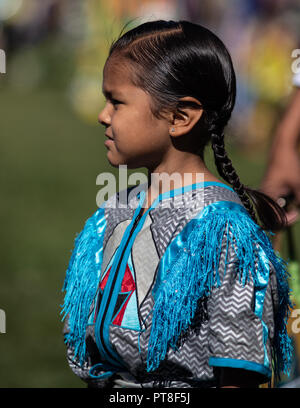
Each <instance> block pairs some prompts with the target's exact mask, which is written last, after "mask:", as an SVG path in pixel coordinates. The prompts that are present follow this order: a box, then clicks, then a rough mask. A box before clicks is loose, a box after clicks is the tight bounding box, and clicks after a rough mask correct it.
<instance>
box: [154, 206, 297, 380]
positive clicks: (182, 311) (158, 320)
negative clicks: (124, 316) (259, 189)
mask: <svg viewBox="0 0 300 408" xmlns="http://www.w3.org/2000/svg"><path fill="white" fill-rule="evenodd" d="M213 206H214V205H213V204H212V205H210V206H207V207H205V209H204V210H203V211H202V213H201V217H200V218H199V219H197V220H196V221H197V222H196V225H195V227H194V228H193V230H192V232H191V234H190V235H189V238H188V240H187V242H186V245H185V247H184V248H181V249H180V251H179V253H178V255H177V257H176V258H175V259H174V260H173V261H172V262H171V265H170V267H169V269H168V271H167V273H166V274H165V280H164V281H163V282H162V283H161V284H160V286H159V287H158V289H157V291H156V293H155V305H154V308H153V318H152V328H151V334H150V339H149V345H148V355H147V371H153V370H155V369H157V368H158V366H159V364H160V362H161V361H162V360H163V359H164V358H165V356H166V354H167V352H168V349H169V347H171V348H172V349H173V350H174V351H176V350H177V349H178V346H177V343H178V339H179V336H180V334H181V333H182V332H183V331H185V330H187V329H188V326H189V325H190V324H191V321H192V319H193V317H194V315H195V311H196V308H197V303H198V300H199V299H200V298H202V297H204V296H207V295H209V294H210V292H211V290H212V289H213V288H214V287H216V286H219V285H220V275H219V271H218V267H219V262H220V256H221V245H222V242H223V239H224V235H226V236H227V237H228V238H229V239H228V240H227V244H232V245H233V246H234V248H235V252H236V256H237V260H238V262H239V266H238V268H239V270H238V273H239V279H240V282H241V283H242V284H243V285H245V284H246V283H247V281H248V280H249V279H252V280H253V282H254V285H255V286H256V287H259V276H257V274H256V272H255V271H256V268H255V262H256V263H258V265H257V268H258V270H259V271H260V274H265V276H266V277H267V276H268V273H269V271H268V267H267V266H266V265H265V263H264V262H263V259H262V258H261V257H260V256H258V252H259V248H260V247H261V248H262V249H263V250H264V252H265V254H266V257H267V259H268V260H269V261H270V262H271V264H272V265H273V267H274V268H275V271H276V276H277V285H278V295H279V310H278V311H277V314H276V321H275V339H274V344H273V352H274V354H275V356H276V357H275V367H274V370H275V374H276V375H278V374H279V372H281V371H283V372H285V373H288V372H289V370H290V366H291V355H292V346H291V340H290V338H289V336H288V334H287V330H286V323H287V319H288V316H289V313H290V308H291V307H292V304H291V302H290V296H289V295H290V293H289V292H290V290H289V285H288V272H287V265H286V263H285V262H284V261H283V260H282V259H281V258H280V257H279V256H278V255H277V254H275V252H274V250H273V247H272V244H271V242H270V240H269V238H268V236H267V235H266V233H265V232H264V231H263V230H262V229H261V228H260V227H259V226H258V225H257V224H256V223H255V222H253V220H252V219H251V218H250V217H249V215H248V213H247V212H246V210H245V209H244V208H243V207H241V206H239V207H240V208H241V210H239V211H228V209H227V210H226V209H220V208H217V209H216V208H212V207H213ZM210 207H211V208H210ZM211 209H213V211H211ZM250 271H251V272H250Z"/></svg>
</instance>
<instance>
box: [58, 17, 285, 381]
mask: <svg viewBox="0 0 300 408" xmlns="http://www.w3.org/2000/svg"><path fill="white" fill-rule="evenodd" d="M102 92H103V94H104V95H105V97H106V105H105V107H104V108H103V110H102V111H101V112H100V113H99V117H98V120H99V123H100V124H101V125H103V126H104V128H105V136H106V137H105V146H106V148H107V159H108V161H109V163H110V164H111V165H112V166H114V167H118V166H120V165H127V166H128V168H131V169H134V168H140V167H144V168H146V169H147V171H148V175H149V180H150V179H151V175H153V174H158V175H159V174H162V173H165V174H169V175H171V174H173V173H175V172H177V173H179V174H180V175H181V176H182V180H184V177H183V176H184V175H185V174H191V176H192V177H191V180H192V181H191V183H190V184H188V185H183V184H181V185H180V183H179V184H178V185H177V184H176V183H174V184H175V185H174V186H173V188H171V189H169V191H165V189H164V188H163V187H162V186H161V185H160V184H159V183H158V185H157V187H156V188H154V189H153V188H152V189H151V185H150V183H145V184H143V185H141V188H140V191H139V193H137V194H136V195H134V196H133V195H131V196H130V191H131V190H132V189H131V188H128V189H127V190H126V191H125V195H126V196H127V197H129V196H130V197H131V199H129V200H128V203H127V206H126V207H125V208H124V206H122V205H121V204H122V202H121V201H122V200H121V194H119V193H117V194H116V196H115V197H110V198H109V199H108V200H107V201H105V202H104V203H103V204H102V205H101V207H100V208H98V209H97V211H96V212H95V213H94V214H93V215H91V216H90V217H89V218H88V220H87V221H86V223H85V225H84V228H83V229H82V231H81V233H80V234H79V235H78V236H77V238H76V241H75V248H74V250H73V253H72V257H71V259H70V263H69V266H68V269H67V273H66V278H65V284H64V290H65V299H64V305H63V310H62V313H63V315H64V317H65V326H64V335H65V342H66V345H67V355H68V361H69V364H70V367H71V368H72V370H73V371H74V373H75V374H76V375H78V376H79V377H80V378H81V379H82V380H83V381H85V382H86V383H87V384H88V385H89V387H114V386H127V387H158V386H163V387H201V388H208V387H257V386H258V385H259V384H262V383H266V382H268V381H270V379H271V377H272V373H273V374H274V375H279V374H280V372H288V370H289V365H290V362H291V361H290V359H291V342H290V339H289V337H288V335H287V331H286V321H287V318H288V315H289V309H290V306H291V304H290V300H289V287H288V283H287V276H286V264H285V262H284V261H283V260H282V259H281V258H279V257H278V255H277V254H276V253H275V252H274V250H273V248H272V244H271V241H270V239H269V236H268V232H269V231H276V230H279V229H280V228H282V227H283V226H284V225H285V215H284V213H283V211H282V210H281V208H280V207H279V206H278V205H277V204H276V203H275V202H274V201H273V200H272V199H271V198H269V197H268V196H267V195H265V194H263V193H261V192H259V191H256V190H254V189H251V188H250V187H247V186H245V185H244V184H243V183H242V181H241V180H240V178H239V176H238V174H237V172H236V171H235V169H234V167H233V164H232V162H231V160H230V159H229V157H228V155H227V152H226V148H225V142H224V129H225V127H226V125H227V123H228V122H229V120H230V117H231V114H232V111H233V108H234V104H235V97H236V79H235V72H234V68H233V64H232V61H231V57H230V54H229V52H228V50H227V49H226V47H225V45H224V44H223V42H222V41H221V40H220V39H219V38H218V37H217V36H216V35H215V34H214V33H212V32H211V31H210V30H208V29H206V28H205V27H202V26H200V25H197V24H193V23H190V22H188V21H163V20H159V21H151V22H147V23H143V24H141V25H139V26H137V27H135V28H133V29H131V30H129V31H127V32H126V33H124V34H122V35H120V37H119V38H118V39H117V40H115V41H114V42H113V43H112V44H111V47H110V50H109V55H108V58H107V61H106V63H105V66H104V68H103V83H102ZM209 145H211V148H212V150H213V153H214V158H215V164H216V168H217V171H218V174H219V177H216V176H215V175H214V174H212V173H211V172H210V171H209V169H208V168H207V166H206V164H205V161H204V151H205V148H206V147H207V146H209ZM200 173H201V174H202V175H203V182H198V181H197V177H196V176H197V174H200ZM152 187H153V186H152ZM123 193H124V192H123ZM179 198H182V199H183V200H182V202H183V203H184V205H181V206H178V205H176V202H177V200H178V199H179ZM113 200H115V201H116V202H117V204H119V205H117V207H116V208H112V206H111V205H110V204H111V202H112V201H113ZM166 204H168V205H166Z"/></svg>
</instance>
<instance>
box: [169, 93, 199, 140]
mask: <svg viewBox="0 0 300 408" xmlns="http://www.w3.org/2000/svg"><path fill="white" fill-rule="evenodd" d="M179 101H180V102H181V101H182V102H185V103H186V102H187V103H186V105H185V106H184V107H180V108H177V110H176V112H173V113H172V114H171V123H170V129H169V133H170V135H171V136H172V137H178V136H182V135H184V134H186V133H189V132H190V131H191V130H192V129H193V127H194V126H195V125H196V123H197V122H198V121H199V119H200V118H201V116H202V113H203V108H202V105H201V103H200V102H199V101H198V99H196V98H193V97H192V96H185V97H184V98H180V99H179Z"/></svg>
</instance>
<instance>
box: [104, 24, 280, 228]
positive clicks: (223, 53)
mask: <svg viewBox="0 0 300 408" xmlns="http://www.w3.org/2000/svg"><path fill="white" fill-rule="evenodd" d="M123 30H124V29H123ZM123 30H122V31H123ZM114 57H117V58H121V60H122V59H123V58H124V59H125V60H126V62H128V63H129V64H128V68H129V70H130V77H131V80H132V83H133V84H134V85H135V86H137V87H139V88H141V89H143V90H144V91H145V92H147V93H148V94H149V95H150V96H151V101H152V102H151V105H150V108H151V111H152V113H153V115H154V116H155V117H157V118H160V117H163V115H164V113H170V112H180V109H182V108H186V107H189V108H194V109H199V105H198V104H196V103H193V102H190V101H181V100H180V98H183V97H185V96H190V97H194V98H195V99H197V100H198V101H199V102H200V108H201V109H203V114H202V115H201V118H200V119H199V122H198V123H197V125H198V126H199V134H198V135H197V140H195V144H196V145H197V150H198V151H199V154H200V156H201V158H202V159H203V155H204V148H205V146H206V145H207V144H208V143H209V141H211V144H212V149H213V152H214V159H215V164H216V167H217V170H218V173H219V174H220V176H221V177H222V178H223V179H224V180H225V181H227V182H228V183H229V184H230V185H231V186H232V187H233V189H234V190H235V192H236V193H237V194H238V195H239V197H240V199H241V201H242V203H243V205H244V206H245V208H246V209H247V210H248V212H249V214H250V216H251V217H252V218H253V220H254V221H255V222H257V223H258V220H257V215H258V217H259V219H260V224H261V226H262V227H263V228H264V229H267V230H273V231H276V230H279V229H282V228H283V227H284V226H285V225H286V216H285V212H284V210H283V209H282V208H281V207H279V205H278V204H277V203H276V202H275V201H273V200H272V199H271V198H270V197H268V196H267V195H265V194H263V193H262V192H260V191H257V190H254V189H251V188H249V187H247V186H245V185H244V184H243V183H242V182H241V181H240V179H239V177H238V175H237V172H236V171H235V169H234V167H233V165H232V162H231V160H230V159H229V157H228V155H227V152H226V150H225V145H224V143H225V142H224V128H225V127H226V125H227V123H228V121H229V119H230V117H231V114H232V111H233V108H234V104H235V99H236V77H235V72H234V68H233V63H232V60H231V57H230V54H229V52H228V50H227V48H226V47H225V45H224V44H223V42H222V41H221V40H220V39H219V38H218V37H217V36H216V35H215V34H214V33H212V32H211V31H210V30H208V29H207V28H205V27H203V26H201V25H199V24H194V23H191V22H188V21H183V20H181V21H172V20H170V21H164V20H157V21H150V22H146V23H143V24H141V25H139V26H137V27H135V28H133V29H131V30H129V31H127V32H126V33H125V34H122V33H121V34H120V36H119V38H118V39H117V40H115V41H114V42H113V43H112V44H111V46H110V49H109V56H108V59H110V58H114Z"/></svg>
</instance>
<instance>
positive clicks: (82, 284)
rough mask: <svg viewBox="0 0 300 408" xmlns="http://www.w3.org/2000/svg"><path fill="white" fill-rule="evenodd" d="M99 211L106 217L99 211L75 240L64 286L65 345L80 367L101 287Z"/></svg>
mask: <svg viewBox="0 0 300 408" xmlns="http://www.w3.org/2000/svg"><path fill="white" fill-rule="evenodd" d="M100 211H102V212H103V213H104V211H103V209H101V208H100V209H99V210H98V211H96V213H95V214H93V215H92V216H91V217H90V218H89V219H88V220H87V221H86V223H85V226H84V228H83V230H82V231H81V232H80V234H78V236H77V237H76V239H75V247H74V250H73V252H72V256H71V259H70V262H69V266H68V269H67V272H66V277H65V281H64V285H63V291H65V292H66V294H65V298H64V304H63V306H62V311H61V314H63V318H62V320H64V319H65V318H66V316H68V319H69V320H68V326H69V332H68V333H67V335H66V336H65V343H67V344H68V345H69V346H71V347H72V348H74V359H75V358H77V359H78V360H79V363H80V364H81V365H82V364H83V363H84V361H85V358H86V345H85V333H86V327H87V323H88V318H89V314H90V308H91V305H92V302H93V300H94V298H95V295H96V291H97V285H98V272H99V265H98V264H97V263H96V253H97V252H98V251H99V249H100V248H101V247H102V244H103V242H102V239H103V237H102V236H101V234H99V233H98V232H97V225H96V223H97V218H96V216H97V215H99V212H100ZM102 235H103V234H102ZM100 266H101V265H100Z"/></svg>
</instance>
